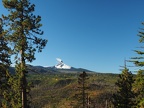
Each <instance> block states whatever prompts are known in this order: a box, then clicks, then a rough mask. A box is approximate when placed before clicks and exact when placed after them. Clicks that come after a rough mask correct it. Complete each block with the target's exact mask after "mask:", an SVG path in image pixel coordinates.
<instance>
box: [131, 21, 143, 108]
mask: <svg viewBox="0 0 144 108" xmlns="http://www.w3.org/2000/svg"><path fill="white" fill-rule="evenodd" d="M143 25H144V22H142V26H143ZM138 36H139V43H140V44H143V43H144V29H143V28H141V29H140V31H139V32H138ZM143 48H144V47H143V46H141V47H139V49H137V50H134V52H135V53H136V54H137V57H132V58H131V62H133V63H134V64H135V66H136V67H138V68H139V71H138V73H137V75H136V81H135V84H134V91H135V92H136V94H137V97H136V102H137V106H139V104H140V103H141V104H142V102H143V99H144V95H143V94H144V85H143V84H144V70H143V66H144V56H143V55H144V51H143Z"/></svg>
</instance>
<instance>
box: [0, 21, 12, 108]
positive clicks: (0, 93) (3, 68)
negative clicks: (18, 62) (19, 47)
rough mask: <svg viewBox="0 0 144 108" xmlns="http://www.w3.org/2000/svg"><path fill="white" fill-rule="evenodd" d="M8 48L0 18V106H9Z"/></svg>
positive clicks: (9, 62)
mask: <svg viewBox="0 0 144 108" xmlns="http://www.w3.org/2000/svg"><path fill="white" fill-rule="evenodd" d="M9 52H10V48H9V47H8V45H7V42H6V41H5V38H4V34H3V23H2V20H1V24H0V106H1V107H9V106H10V103H9V99H10V96H9V95H8V94H9V90H10V85H9V84H8V81H9V78H10V73H9V71H8V68H9V66H10V64H11V61H10V55H9Z"/></svg>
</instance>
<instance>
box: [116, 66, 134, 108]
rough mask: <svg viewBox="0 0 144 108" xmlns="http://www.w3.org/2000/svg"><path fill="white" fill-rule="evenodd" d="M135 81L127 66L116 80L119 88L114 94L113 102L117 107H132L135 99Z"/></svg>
mask: <svg viewBox="0 0 144 108" xmlns="http://www.w3.org/2000/svg"><path fill="white" fill-rule="evenodd" d="M133 82H134V79H133V75H132V73H131V72H129V70H128V69H127V68H126V66H125V68H124V70H123V71H122V73H121V74H120V75H119V79H118V80H117V82H116V86H117V88H118V90H117V92H116V93H115V94H113V104H114V107H115V108H131V107H132V106H134V101H133V99H134V96H135V95H134V93H133V91H132V84H133Z"/></svg>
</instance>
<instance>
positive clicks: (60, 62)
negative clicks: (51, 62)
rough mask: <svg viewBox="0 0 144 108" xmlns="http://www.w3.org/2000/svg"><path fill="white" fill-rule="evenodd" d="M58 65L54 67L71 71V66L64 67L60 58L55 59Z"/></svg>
mask: <svg viewBox="0 0 144 108" xmlns="http://www.w3.org/2000/svg"><path fill="white" fill-rule="evenodd" d="M56 60H57V62H58V64H57V65H55V68H57V69H71V66H68V65H66V64H65V63H64V62H63V61H62V60H61V59H60V58H56Z"/></svg>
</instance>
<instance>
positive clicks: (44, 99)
mask: <svg viewBox="0 0 144 108" xmlns="http://www.w3.org/2000/svg"><path fill="white" fill-rule="evenodd" d="M51 73H52V72H51ZM53 73H54V72H53ZM79 74H80V72H77V71H75V72H74V71H73V72H62V70H61V72H56V74H49V73H40V74H39V73H38V74H36V73H35V74H29V75H28V79H29V81H32V82H33V85H34V87H33V88H32V89H31V92H30V94H31V100H32V102H31V104H32V105H31V106H32V107H33V108H72V107H74V106H76V105H77V98H76V97H75V95H76V93H77V92H78V83H77V79H78V76H79ZM87 74H88V77H89V79H88V85H89V89H88V91H87V93H88V96H89V97H90V103H91V104H90V106H91V107H92V108H104V107H105V105H106V104H107V103H109V105H110V101H111V95H112V94H113V92H115V84H114V83H115V82H116V80H117V76H118V75H115V74H101V73H94V72H88V73H87Z"/></svg>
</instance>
